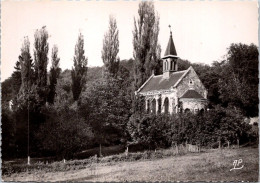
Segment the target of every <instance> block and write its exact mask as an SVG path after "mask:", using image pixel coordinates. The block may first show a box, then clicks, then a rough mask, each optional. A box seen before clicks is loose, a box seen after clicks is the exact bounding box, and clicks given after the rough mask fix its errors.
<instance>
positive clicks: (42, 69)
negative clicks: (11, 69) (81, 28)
mask: <svg viewBox="0 0 260 183" xmlns="http://www.w3.org/2000/svg"><path fill="white" fill-rule="evenodd" d="M48 37H49V35H48V32H47V30H46V27H45V26H44V27H42V28H41V29H40V30H36V32H35V34H34V62H35V77H36V86H37V95H38V100H39V103H40V105H43V104H45V103H46V99H47V94H48V93H47V92H48V88H47V65H48V51H49V43H48Z"/></svg>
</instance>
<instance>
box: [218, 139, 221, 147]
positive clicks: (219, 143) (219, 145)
mask: <svg viewBox="0 0 260 183" xmlns="http://www.w3.org/2000/svg"><path fill="white" fill-rule="evenodd" d="M218 148H219V149H221V141H220V140H219V141H218Z"/></svg>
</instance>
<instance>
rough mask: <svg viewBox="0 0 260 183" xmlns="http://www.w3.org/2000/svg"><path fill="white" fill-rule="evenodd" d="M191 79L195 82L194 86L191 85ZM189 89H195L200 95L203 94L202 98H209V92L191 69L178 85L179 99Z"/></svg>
mask: <svg viewBox="0 0 260 183" xmlns="http://www.w3.org/2000/svg"><path fill="white" fill-rule="evenodd" d="M190 79H191V80H192V81H193V84H192V85H190V84H189V81H190ZM189 88H193V89H195V90H196V91H197V92H198V93H199V94H201V96H203V97H204V98H207V90H206V88H205V87H204V85H203V84H202V82H201V81H200V79H199V77H198V76H197V74H196V73H195V71H194V70H193V69H191V70H190V71H189V73H188V74H187V75H186V76H185V77H184V78H183V79H182V80H181V82H180V83H179V84H178V85H177V96H178V98H179V97H181V96H182V95H183V94H184V93H185V92H186V91H187V90H188V89H189Z"/></svg>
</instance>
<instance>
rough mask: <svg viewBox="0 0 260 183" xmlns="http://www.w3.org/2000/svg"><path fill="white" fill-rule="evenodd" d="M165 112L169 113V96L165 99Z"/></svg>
mask: <svg viewBox="0 0 260 183" xmlns="http://www.w3.org/2000/svg"><path fill="white" fill-rule="evenodd" d="M164 113H165V114H168V113H169V99H168V98H167V97H166V98H165V99H164Z"/></svg>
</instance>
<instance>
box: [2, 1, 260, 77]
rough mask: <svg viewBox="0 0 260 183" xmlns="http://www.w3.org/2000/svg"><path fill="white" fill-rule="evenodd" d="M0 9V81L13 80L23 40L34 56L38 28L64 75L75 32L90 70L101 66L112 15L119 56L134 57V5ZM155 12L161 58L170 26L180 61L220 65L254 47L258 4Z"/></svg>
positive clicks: (165, 4) (179, 4)
mask: <svg viewBox="0 0 260 183" xmlns="http://www.w3.org/2000/svg"><path fill="white" fill-rule="evenodd" d="M1 4H2V7H1V11H2V12H1V31H2V32H1V34H2V35H1V81H3V80H5V79H6V78H8V77H9V76H11V74H12V72H13V70H14V69H13V67H14V65H15V62H16V61H17V60H18V56H19V54H20V49H21V45H22V42H23V38H24V36H28V37H29V40H30V42H31V55H32V56H33V42H34V39H33V37H34V32H35V30H36V29H40V28H41V27H42V26H46V27H47V31H48V32H49V35H50V38H49V47H50V50H51V49H52V47H53V44H57V45H58V48H59V56H60V58H61V61H60V66H61V68H62V69H63V70H64V69H66V68H68V69H71V67H72V65H73V55H74V47H75V43H76V40H77V38H78V34H79V31H81V32H82V33H83V35H84V40H85V53H86V56H87V57H88V65H89V66H101V65H103V62H102V60H101V50H102V40H103V37H104V33H105V32H106V31H107V29H108V19H109V15H110V14H112V15H114V16H115V18H116V19H117V25H118V29H119V42H120V51H119V57H120V58H121V59H129V58H132V57H133V46H132V37H133V36H132V30H133V19H134V17H136V16H137V11H138V4H139V2H138V1H114V2H111V1H82V2H75V1H40V2H37V1H12V2H1ZM155 10H156V11H157V12H158V14H159V16H160V33H159V42H160V44H161V47H162V55H163V54H164V52H165V49H166V45H167V43H168V39H169V28H168V25H169V24H170V25H171V26H172V31H173V40H174V43H175V47H176V50H177V54H178V56H179V57H181V58H182V59H187V60H189V61H191V62H200V63H206V64H211V63H212V62H213V61H220V60H221V59H222V58H223V56H224V55H225V54H226V53H227V48H228V47H229V45H230V44H231V43H239V42H241V43H245V44H251V43H254V44H256V45H258V32H257V31H258V22H257V19H258V12H257V10H258V9H257V1H207V2H204V1H195V2H194V1H193V2H191V1H155ZM49 55H50V51H49ZM49 58H50V56H49ZM48 67H50V60H49V66H48Z"/></svg>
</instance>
